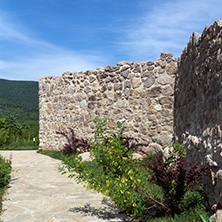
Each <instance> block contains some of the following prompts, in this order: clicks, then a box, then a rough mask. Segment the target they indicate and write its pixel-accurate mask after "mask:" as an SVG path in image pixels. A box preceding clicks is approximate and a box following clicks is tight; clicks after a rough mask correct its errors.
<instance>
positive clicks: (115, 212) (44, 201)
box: [0, 151, 132, 222]
mask: <svg viewBox="0 0 222 222" xmlns="http://www.w3.org/2000/svg"><path fill="white" fill-rule="evenodd" d="M0 154H1V155H3V156H5V157H10V155H11V156H12V180H11V182H10V184H9V188H8V191H7V194H6V195H5V197H4V198H5V200H4V202H3V210H4V211H3V213H2V215H1V216H0V221H3V222H44V221H47V222H68V221H76V222H80V221H81V222H105V221H109V222H117V221H118V222H120V221H132V220H131V219H130V218H127V217H126V216H125V215H124V214H119V209H118V208H117V207H116V206H115V205H113V204H112V203H111V202H110V201H109V200H108V199H107V198H105V197H104V196H103V195H102V194H100V193H97V192H94V191H91V190H86V189H85V187H83V186H82V185H81V184H77V183H76V182H75V181H74V180H73V179H70V178H68V177H67V175H62V174H61V173H60V172H58V167H59V166H60V165H61V162H60V161H59V160H55V159H52V158H50V157H48V156H44V155H41V154H38V153H36V151H0Z"/></svg>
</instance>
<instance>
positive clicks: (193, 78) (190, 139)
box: [174, 21, 222, 206]
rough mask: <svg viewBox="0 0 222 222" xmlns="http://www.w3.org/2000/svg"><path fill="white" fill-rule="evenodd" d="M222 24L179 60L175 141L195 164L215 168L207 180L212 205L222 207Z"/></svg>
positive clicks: (193, 38) (206, 32)
mask: <svg viewBox="0 0 222 222" xmlns="http://www.w3.org/2000/svg"><path fill="white" fill-rule="evenodd" d="M221 43H222V22H221V21H217V22H215V23H214V24H213V25H212V26H206V28H205V30H204V31H203V33H202V35H201V36H200V35H198V34H197V33H194V34H193V35H192V36H191V38H190V41H189V43H188V45H187V47H186V48H185V50H184V51H183V53H182V55H181V57H180V58H179V59H178V71H177V74H176V80H175V104H174V106H175V107H174V108H175V112H174V131H175V139H177V140H179V142H180V143H183V144H184V145H185V147H186V148H187V149H188V155H189V158H190V160H191V161H196V160H198V159H200V160H201V161H202V162H206V163H207V164H209V165H210V166H211V167H212V172H211V175H210V177H209V178H208V179H207V178H206V184H207V185H206V190H207V192H208V193H209V195H208V197H209V201H210V205H211V206H212V205H213V204H218V203H220V204H221V205H222V199H221V197H222V158H221V157H222V134H221V130H222V44H221Z"/></svg>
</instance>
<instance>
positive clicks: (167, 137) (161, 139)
mask: <svg viewBox="0 0 222 222" xmlns="http://www.w3.org/2000/svg"><path fill="white" fill-rule="evenodd" d="M157 142H158V144H160V145H162V146H166V145H169V144H171V142H172V134H170V133H164V132H162V133H160V134H159V135H158V137H157Z"/></svg>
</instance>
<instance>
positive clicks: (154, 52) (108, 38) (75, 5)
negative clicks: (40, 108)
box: [0, 0, 222, 81]
mask: <svg viewBox="0 0 222 222" xmlns="http://www.w3.org/2000/svg"><path fill="white" fill-rule="evenodd" d="M221 9H222V1H221V0H201V1H200V0H199V1H198V0H165V1H163V0H155V1H153V0H0V78H4V79H11V80H35V81H38V80H39V77H40V76H43V75H46V76H49V75H56V76H60V75H62V73H63V72H66V71H71V72H72V71H81V70H83V71H86V70H90V69H92V70H94V69H96V68H97V67H105V66H107V65H116V64H117V63H118V62H119V61H123V60H125V61H133V62H136V61H148V60H151V61H155V60H156V59H157V58H159V56H160V53H161V52H172V53H173V54H174V56H175V57H178V56H180V54H181V52H182V50H183V49H184V48H185V46H186V45H187V42H188V41H189V38H190V36H191V34H192V33H193V32H194V31H195V32H198V33H200V34H201V33H202V31H203V29H204V27H205V25H206V24H209V25H211V24H212V23H213V22H214V21H215V20H220V19H222V11H221Z"/></svg>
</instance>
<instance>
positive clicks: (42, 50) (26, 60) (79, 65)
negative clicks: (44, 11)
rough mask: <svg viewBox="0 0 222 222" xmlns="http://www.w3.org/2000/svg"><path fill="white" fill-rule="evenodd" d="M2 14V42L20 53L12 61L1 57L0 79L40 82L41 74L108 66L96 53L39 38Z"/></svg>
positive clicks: (0, 27) (0, 30)
mask: <svg viewBox="0 0 222 222" xmlns="http://www.w3.org/2000/svg"><path fill="white" fill-rule="evenodd" d="M3 15H4V14H1V11H0V41H1V40H3V41H4V42H6V43H7V44H8V45H12V46H13V45H15V46H16V47H18V49H19V50H18V49H17V51H16V54H17V55H16V56H11V57H10V60H9V59H8V58H3V54H2V56H1V55H0V78H5V79H12V80H36V81H38V79H39V77H40V76H42V75H46V76H48V75H61V74H62V73H63V72H65V71H80V70H89V69H95V68H96V67H98V66H104V64H106V63H107V61H106V59H105V57H104V56H99V55H98V53H97V52H93V51H88V52H80V51H78V52H76V51H72V50H67V49H64V48H62V47H60V46H57V45H53V44H51V43H49V42H47V41H43V40H40V39H37V38H35V37H33V36H32V35H31V34H30V33H29V30H25V29H24V28H23V27H21V26H19V25H17V24H13V23H12V22H10V21H9V20H8V19H7V16H3ZM2 45H3V44H2ZM10 47H11V46H10ZM12 57H13V58H12Z"/></svg>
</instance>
